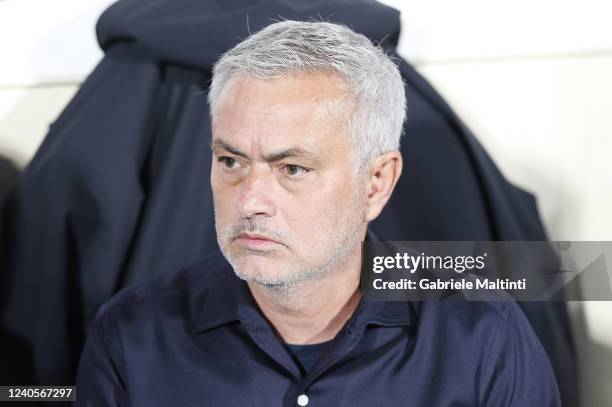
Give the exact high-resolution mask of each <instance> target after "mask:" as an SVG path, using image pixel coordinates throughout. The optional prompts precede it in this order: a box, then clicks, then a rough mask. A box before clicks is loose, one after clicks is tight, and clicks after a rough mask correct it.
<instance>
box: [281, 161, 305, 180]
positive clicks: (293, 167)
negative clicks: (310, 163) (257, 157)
mask: <svg viewBox="0 0 612 407" xmlns="http://www.w3.org/2000/svg"><path fill="white" fill-rule="evenodd" d="M282 170H283V171H285V172H286V173H287V175H290V176H292V177H299V176H302V175H306V174H307V173H308V172H309V171H310V170H309V169H308V168H305V167H302V166H301V165H297V164H287V165H285V166H284V167H282Z"/></svg>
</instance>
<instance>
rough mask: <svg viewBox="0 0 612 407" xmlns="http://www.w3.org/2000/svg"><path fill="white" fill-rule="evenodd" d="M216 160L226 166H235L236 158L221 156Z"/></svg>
mask: <svg viewBox="0 0 612 407" xmlns="http://www.w3.org/2000/svg"><path fill="white" fill-rule="evenodd" d="M217 161H218V162H220V163H222V164H223V165H225V166H226V167H227V168H236V167H237V164H238V160H236V159H235V158H232V157H225V156H221V157H218V158H217Z"/></svg>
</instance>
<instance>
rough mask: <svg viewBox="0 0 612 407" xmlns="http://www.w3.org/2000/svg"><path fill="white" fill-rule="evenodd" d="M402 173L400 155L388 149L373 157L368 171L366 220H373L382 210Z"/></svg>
mask: <svg viewBox="0 0 612 407" xmlns="http://www.w3.org/2000/svg"><path fill="white" fill-rule="evenodd" d="M401 174H402V155H401V154H400V152H399V151H397V150H395V151H390V152H388V153H385V154H382V155H380V156H378V157H376V158H375V159H374V162H373V163H372V164H371V166H370V170H369V171H368V184H367V190H368V198H367V199H368V209H367V211H366V222H370V221H373V220H374V219H376V218H377V217H378V215H379V214H380V212H381V211H382V210H383V208H384V207H385V205H386V204H387V201H388V200H389V198H390V197H391V193H392V192H393V189H394V188H395V184H397V180H398V179H399V177H400V175H401Z"/></svg>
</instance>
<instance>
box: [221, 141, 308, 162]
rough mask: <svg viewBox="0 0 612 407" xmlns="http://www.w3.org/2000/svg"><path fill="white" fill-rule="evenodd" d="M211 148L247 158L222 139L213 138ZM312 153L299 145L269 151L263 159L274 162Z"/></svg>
mask: <svg viewBox="0 0 612 407" xmlns="http://www.w3.org/2000/svg"><path fill="white" fill-rule="evenodd" d="M211 148H213V149H214V148H222V149H224V150H226V151H228V152H230V153H232V154H234V155H237V156H239V157H243V158H247V159H248V158H249V157H248V156H247V155H246V154H245V153H243V152H242V151H240V150H239V149H237V148H236V147H234V146H232V145H230V144H227V143H226V142H225V141H223V140H219V139H215V140H214V141H213V142H212V143H211ZM309 155H312V152H311V151H309V150H306V149H303V148H300V147H291V148H288V149H286V150H282V151H278V152H276V153H271V154H267V155H264V157H263V158H264V160H265V161H267V162H274V161H280V160H283V159H285V158H289V157H304V156H309Z"/></svg>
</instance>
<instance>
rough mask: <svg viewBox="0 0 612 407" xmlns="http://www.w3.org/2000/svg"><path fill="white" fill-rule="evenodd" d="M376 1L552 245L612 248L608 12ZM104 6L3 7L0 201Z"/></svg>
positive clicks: (29, 1) (611, 349)
mask: <svg viewBox="0 0 612 407" xmlns="http://www.w3.org/2000/svg"><path fill="white" fill-rule="evenodd" d="M382 2H383V3H385V4H388V5H390V6H392V7H394V8H396V9H399V10H400V11H401V13H402V33H401V37H400V46H399V51H398V52H399V54H400V55H402V56H403V57H404V58H406V59H407V60H408V62H410V63H412V64H413V65H414V66H415V67H416V68H417V70H418V71H419V72H420V73H421V74H422V75H424V76H425V77H426V78H427V79H428V80H429V81H430V82H431V83H432V84H433V86H434V87H435V88H436V89H437V90H438V91H439V92H440V93H441V94H442V95H443V96H444V97H445V98H446V100H447V102H449V104H450V105H451V106H452V107H453V108H454V109H455V111H456V112H457V113H458V114H459V116H460V117H461V118H462V119H463V120H464V121H465V123H466V124H467V125H468V127H470V128H471V129H472V130H473V131H474V132H475V134H476V135H477V137H478V139H479V141H480V142H481V143H482V144H483V146H484V148H485V149H486V150H487V151H488V153H489V154H490V155H491V156H492V158H493V159H494V161H495V163H496V164H497V165H498V166H499V168H500V169H501V171H502V172H503V174H504V175H505V176H506V177H507V178H508V179H509V180H510V181H511V182H513V183H514V184H516V185H518V186H520V187H522V188H524V189H525V190H527V191H529V192H531V193H533V194H534V195H535V196H536V198H537V201H538V205H539V209H540V213H541V216H542V218H543V221H544V224H545V227H546V230H547V232H548V234H549V238H550V239H551V240H587V241H588V240H608V241H609V240H612V25H611V24H610V23H609V19H610V16H611V15H612V5H611V3H610V2H609V1H597V0H583V1H577V0H566V1H552V0H539V1H536V2H534V1H528V0H517V1H514V2H491V1H484V0H465V1H462V2H452V1H440V0H433V1H432V0H429V1H413V0H402V1H399V0H385V1H382ZM111 3H113V2H112V1H109V0H89V1H84V0H80V1H75V0H56V1H53V2H47V1H34V0H0V50H1V53H0V55H1V60H0V199H1V200H3V199H4V197H5V196H6V194H7V192H8V191H9V189H10V187H11V185H12V184H13V183H14V182H15V179H16V176H17V174H18V172H19V171H20V170H21V169H23V168H24V167H25V166H26V165H27V164H28V162H29V160H30V159H31V158H32V157H33V155H34V154H35V152H36V150H37V148H38V146H39V145H40V143H41V142H42V140H43V138H44V136H45V134H46V133H47V131H48V127H49V124H50V123H51V122H53V121H54V120H55V118H56V117H57V116H58V114H59V113H60V112H61V111H62V109H63V108H64V107H65V105H66V104H67V103H68V101H69V100H70V99H71V98H72V96H73V95H74V94H75V92H76V91H77V89H78V88H79V85H80V84H81V83H82V82H83V81H84V80H85V78H86V76H87V75H88V74H89V73H90V72H91V71H92V69H93V68H94V67H95V65H96V64H97V62H98V61H99V60H100V59H101V58H102V52H101V51H100V49H99V47H98V45H97V42H96V38H95V33H94V27H95V22H96V20H97V18H98V17H99V15H100V14H101V13H102V11H103V10H104V9H105V8H106V7H108V6H109V5H110V4H111ZM408 104H409V108H410V100H408ZM409 147H410V146H404V148H409ZM569 308H570V316H571V318H572V324H573V329H574V335H575V340H576V345H577V352H578V362H579V379H580V394H581V401H582V405H583V406H587V407H588V406H592V407H600V406H609V405H612V304H611V303H608V302H581V303H577V302H576V303H571V304H569Z"/></svg>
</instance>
